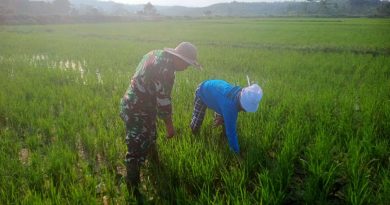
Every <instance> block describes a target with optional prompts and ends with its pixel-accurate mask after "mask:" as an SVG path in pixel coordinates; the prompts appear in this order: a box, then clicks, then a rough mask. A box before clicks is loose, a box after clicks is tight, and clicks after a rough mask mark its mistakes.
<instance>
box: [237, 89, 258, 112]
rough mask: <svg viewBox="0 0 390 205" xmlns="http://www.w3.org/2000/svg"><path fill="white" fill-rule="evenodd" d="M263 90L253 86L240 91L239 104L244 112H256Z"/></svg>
mask: <svg viewBox="0 0 390 205" xmlns="http://www.w3.org/2000/svg"><path fill="white" fill-rule="evenodd" d="M262 97H263V90H262V89H261V88H260V86H259V85H257V84H253V85H250V86H248V87H245V88H243V89H242V90H241V96H240V103H241V107H242V108H244V110H245V111H246V112H256V110H257V108H258V107H259V103H260V100H261V98H262Z"/></svg>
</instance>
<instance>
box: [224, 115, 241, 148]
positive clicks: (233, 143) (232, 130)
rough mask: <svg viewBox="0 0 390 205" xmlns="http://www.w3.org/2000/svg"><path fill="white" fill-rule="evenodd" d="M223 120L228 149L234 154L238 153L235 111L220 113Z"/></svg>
mask: <svg viewBox="0 0 390 205" xmlns="http://www.w3.org/2000/svg"><path fill="white" fill-rule="evenodd" d="M222 115H223V120H224V122H225V130H226V135H227V138H228V142H229V146H230V148H231V149H232V150H233V151H234V152H235V153H237V154H238V153H239V152H240V147H239V145H238V137H237V131H236V128H237V117H238V112H237V111H235V110H224V112H223V113H222Z"/></svg>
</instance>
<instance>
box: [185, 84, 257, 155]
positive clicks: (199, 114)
mask: <svg viewBox="0 0 390 205" xmlns="http://www.w3.org/2000/svg"><path fill="white" fill-rule="evenodd" d="M261 97H262V91H261V88H260V87H259V86H258V85H256V84H254V85H252V86H248V87H245V88H244V89H241V87H240V86H234V85H232V84H230V83H228V82H226V81H224V80H206V81H204V82H203V83H201V84H200V85H199V87H198V89H197V90H196V92H195V101H194V111H193V114H192V119H191V125H190V127H191V129H192V132H193V133H197V132H199V129H200V126H201V125H202V122H203V119H204V115H205V111H206V108H207V107H208V108H210V109H212V110H214V111H215V112H216V113H217V116H221V117H217V118H223V123H224V125H225V132H226V136H227V139H228V142H229V146H230V148H231V149H232V150H233V151H234V152H236V153H239V152H240V148H239V145H238V137H237V131H236V127H237V125H236V124H237V117H238V112H239V111H247V112H255V111H256V110H257V107H258V104H259V102H260V100H261Z"/></svg>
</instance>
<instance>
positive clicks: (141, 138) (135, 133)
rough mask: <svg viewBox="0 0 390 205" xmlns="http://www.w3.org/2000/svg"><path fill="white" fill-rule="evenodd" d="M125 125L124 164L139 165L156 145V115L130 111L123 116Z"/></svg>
mask: <svg viewBox="0 0 390 205" xmlns="http://www.w3.org/2000/svg"><path fill="white" fill-rule="evenodd" d="M122 119H123V118H122ZM124 121H125V125H126V145H127V153H126V158H125V163H126V165H130V164H138V165H141V164H142V163H144V162H145V159H146V157H147V155H148V154H149V152H154V151H155V146H156V116H155V115H153V114H146V113H131V115H126V116H125V117H124Z"/></svg>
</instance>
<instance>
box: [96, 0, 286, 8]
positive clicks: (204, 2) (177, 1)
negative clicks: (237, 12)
mask: <svg viewBox="0 0 390 205" xmlns="http://www.w3.org/2000/svg"><path fill="white" fill-rule="evenodd" d="M101 1H103V0H101ZM104 1H108V0H104ZM110 1H114V2H118V3H126V4H146V3H148V2H150V3H151V4H153V5H159V6H188V7H203V6H209V5H211V4H216V3H224V2H232V1H233V0H110ZM237 1H238V2H275V1H291V0H237Z"/></svg>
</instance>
